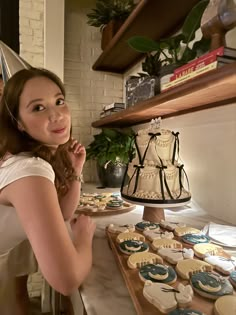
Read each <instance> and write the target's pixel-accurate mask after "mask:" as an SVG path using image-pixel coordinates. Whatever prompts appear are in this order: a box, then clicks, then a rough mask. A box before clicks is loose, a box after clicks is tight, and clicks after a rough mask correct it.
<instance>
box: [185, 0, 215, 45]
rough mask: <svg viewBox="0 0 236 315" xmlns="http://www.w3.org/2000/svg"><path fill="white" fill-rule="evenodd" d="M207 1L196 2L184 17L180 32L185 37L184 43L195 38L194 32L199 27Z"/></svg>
mask: <svg viewBox="0 0 236 315" xmlns="http://www.w3.org/2000/svg"><path fill="white" fill-rule="evenodd" d="M208 3H209V0H202V1H200V2H198V3H197V4H196V5H195V6H194V7H193V8H192V10H191V11H190V13H189V14H188V16H187V17H186V19H185V21H184V24H183V27H182V33H183V35H184V37H185V39H184V43H186V44H188V43H189V42H190V41H192V40H193V39H194V38H195V32H196V30H197V29H199V27H200V23H201V18H202V15H203V12H204V11H205V9H206V7H207V5H208Z"/></svg>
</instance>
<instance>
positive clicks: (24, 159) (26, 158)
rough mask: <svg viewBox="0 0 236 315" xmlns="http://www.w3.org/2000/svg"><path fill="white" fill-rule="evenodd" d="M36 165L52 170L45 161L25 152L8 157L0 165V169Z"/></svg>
mask: <svg viewBox="0 0 236 315" xmlns="http://www.w3.org/2000/svg"><path fill="white" fill-rule="evenodd" d="M26 164H27V165H28V166H29V165H33V166H34V165H38V166H41V165H42V166H44V167H45V166H47V167H49V168H52V166H51V164H50V163H49V162H47V161H45V160H44V159H42V158H40V157H35V156H32V155H30V154H29V153H27V152H24V153H19V154H15V155H9V156H7V158H6V159H5V160H4V161H3V163H2V164H1V167H3V168H4V167H6V166H15V165H18V166H19V165H21V166H23V165H26Z"/></svg>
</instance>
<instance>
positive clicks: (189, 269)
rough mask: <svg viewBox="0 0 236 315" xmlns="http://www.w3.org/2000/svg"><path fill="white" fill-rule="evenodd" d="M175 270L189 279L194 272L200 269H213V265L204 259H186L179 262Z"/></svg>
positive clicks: (182, 276)
mask: <svg viewBox="0 0 236 315" xmlns="http://www.w3.org/2000/svg"><path fill="white" fill-rule="evenodd" d="M175 270H176V272H177V273H178V275H179V276H180V277H181V278H183V279H187V280H188V279H189V278H190V276H191V275H192V274H194V273H197V272H200V271H212V270H213V267H212V266H211V265H210V264H208V263H206V262H205V261H202V260H197V259H185V260H181V261H179V262H178V263H177V265H176V269H175Z"/></svg>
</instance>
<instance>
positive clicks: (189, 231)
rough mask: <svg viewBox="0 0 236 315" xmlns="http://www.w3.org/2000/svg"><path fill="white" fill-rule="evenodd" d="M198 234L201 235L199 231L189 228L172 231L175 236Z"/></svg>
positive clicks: (178, 228) (177, 228)
mask: <svg viewBox="0 0 236 315" xmlns="http://www.w3.org/2000/svg"><path fill="white" fill-rule="evenodd" d="M198 233H201V231H200V230H198V229H195V228H193V227H190V226H185V227H176V228H175V230H174V234H175V235H176V236H183V235H185V234H198Z"/></svg>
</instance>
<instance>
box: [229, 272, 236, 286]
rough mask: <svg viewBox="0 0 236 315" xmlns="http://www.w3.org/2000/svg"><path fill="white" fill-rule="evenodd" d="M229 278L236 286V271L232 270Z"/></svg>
mask: <svg viewBox="0 0 236 315" xmlns="http://www.w3.org/2000/svg"><path fill="white" fill-rule="evenodd" d="M229 280H230V282H231V283H232V285H233V286H234V287H235V288H236V271H232V272H231V273H230V275H229Z"/></svg>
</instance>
